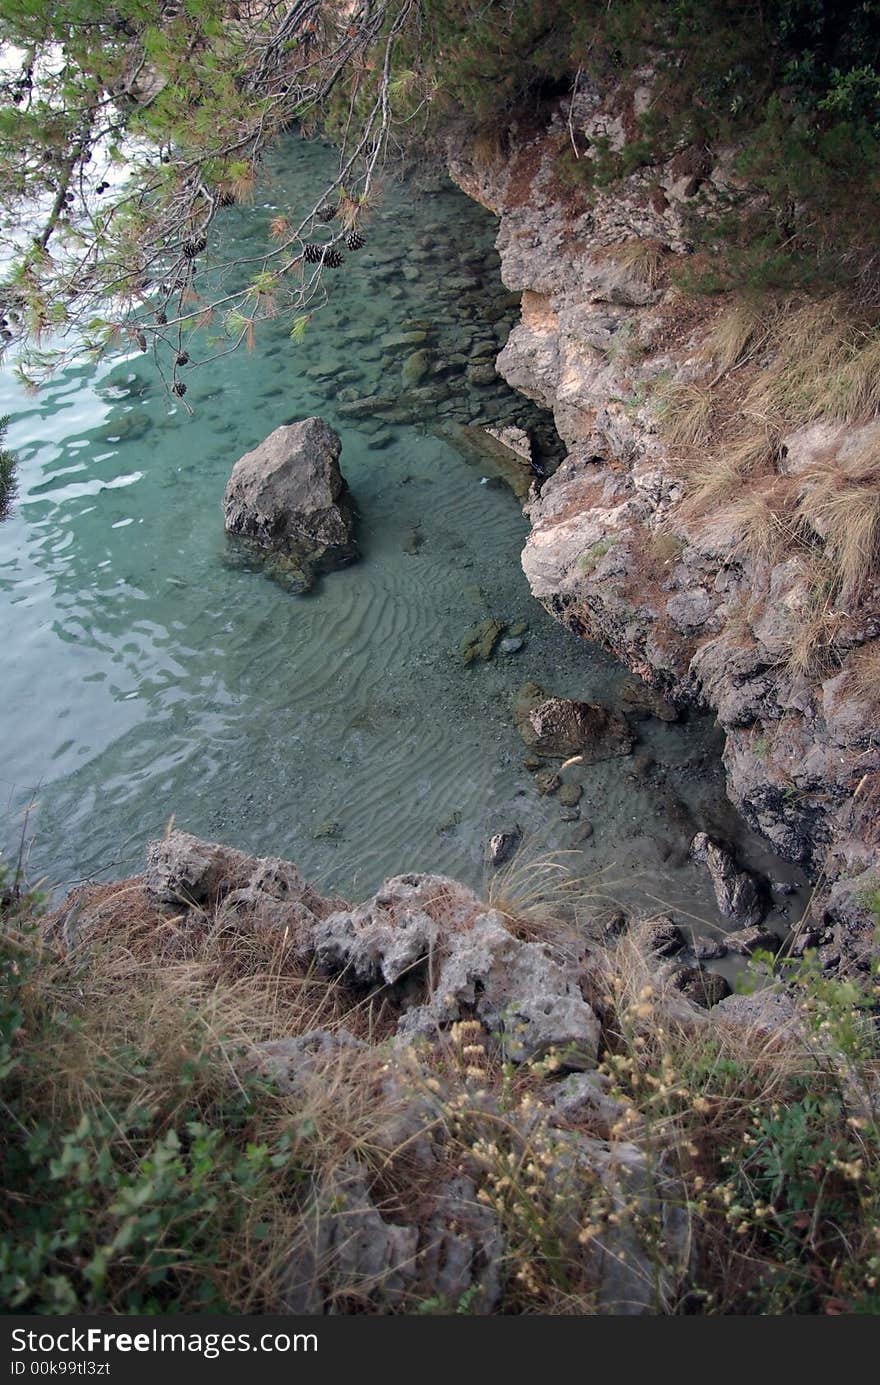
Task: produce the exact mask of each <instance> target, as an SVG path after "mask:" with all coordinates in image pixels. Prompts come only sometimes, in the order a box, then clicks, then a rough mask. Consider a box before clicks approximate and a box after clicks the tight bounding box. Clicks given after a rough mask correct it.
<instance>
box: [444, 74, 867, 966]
mask: <svg viewBox="0 0 880 1385" xmlns="http://www.w3.org/2000/svg"><path fill="white" fill-rule="evenodd" d="M643 77H644V80H643V81H642V83H641V84H639V82H636V83H633V84H630V86H628V87H627V88H626V89H620V90H618V91H617V92H615V94H614V97H613V99H605V98H604V96H603V94H602V93H600V92H599V91H597V90H595V89H591V88H589V86H584V85H580V86H579V89H578V92H577V94H576V96H575V97H574V99H573V100H572V101H571V102H569V100H568V99H566V100H565V102H564V103H563V104H562V105H561V106H560V107H559V108H558V109H557V110H556V112H555V113H554V114H553V115H552V116H551V117H550V118H549V119H548V123H547V124H546V127H545V128H543V129H542V130H541V131H540V132H538V133H531V134H528V135H524V134H519V135H517V134H516V133H515V132H514V135H513V141H512V146H513V147H512V150H511V152H510V154H509V155H507V156H505V157H504V158H498V159H497V160H495V161H492V162H491V163H489V164H487V163H486V162H485V160H484V159H483V160H480V161H477V160H474V159H468V158H467V157H466V156H463V155H462V154H461V152H460V150H456V151H455V152H454V153H452V154H451V156H450V159H449V164H450V169H451V172H452V176H453V177H454V179H455V180H456V181H457V182H458V184H459V185H460V186H461V187H462V188H463V190H464V191H465V192H466V193H468V194H469V195H470V196H472V197H474V198H475V199H477V200H478V201H480V202H481V203H482V204H483V205H485V206H486V207H488V208H489V209H490V210H492V211H493V212H494V213H496V214H497V215H498V217H499V218H500V231H499V235H498V242H497V244H498V249H499V252H500V254H501V260H502V277H503V280H504V283H505V285H506V287H507V288H508V289H511V290H516V291H518V292H520V293H521V295H522V311H521V320H520V322H519V323H518V324H517V325H516V326H515V327H514V329H513V331H512V333H511V335H510V337H509V339H508V341H507V344H506V346H505V347H504V349H503V350H502V352H501V354H500V356H499V357H498V362H497V365H498V369H499V371H500V373H501V374H503V375H504V376H505V378H506V379H507V380H508V382H509V383H510V384H511V385H513V386H515V387H516V388H518V389H519V390H521V391H523V392H524V393H525V394H526V395H528V396H529V397H530V398H531V399H533V400H535V401H536V402H538V403H539V404H540V405H542V406H544V407H546V408H549V409H552V411H553V414H554V417H555V421H556V426H557V429H558V431H559V434H560V436H561V437H562V439H563V441H564V442H565V444H566V446H567V448H568V455H567V457H566V459H565V460H564V462H563V463H562V465H561V466H560V467H559V469H558V470H557V471H556V472H555V474H554V475H553V476H552V477H550V478H549V479H548V480H547V481H546V482H545V483H544V484H543V486H542V487H541V488H540V492H538V489H537V487H534V486H533V488H532V491H531V498H530V500H529V502H528V503H527V505H526V512H527V514H528V515H529V517H530V520H531V524H532V532H531V535H530V537H529V539H528V541H527V544H526V547H525V551H524V553H523V559H522V562H523V567H524V569H525V573H526V576H527V577H528V580H529V583H530V585H531V589H532V591H533V593H534V595H535V596H536V597H537V598H538V599H539V600H540V601H541V602H543V604H544V605H545V606H546V607H547V609H548V610H550V611H551V612H552V613H553V614H554V615H555V616H556V617H557V618H558V619H559V620H560V621H562V622H563V623H564V624H565V625H567V626H568V627H569V628H570V629H571V630H572V631H574V632H575V633H576V634H577V635H578V636H581V637H582V638H584V639H588V640H594V641H596V642H598V643H600V644H601V645H603V646H604V647H605V648H607V649H609V650H611V651H612V652H613V653H614V654H615V655H617V656H618V657H619V658H620V659H621V660H622V661H623V662H625V663H626V664H627V665H628V666H629V668H630V669H631V670H632V671H633V672H634V673H636V674H638V675H639V676H640V677H641V678H643V679H645V680H646V681H647V682H649V683H651V684H652V685H653V686H654V687H655V688H656V689H657V691H658V693H659V694H660V695H661V696H662V698H663V699H665V700H666V701H668V702H669V703H671V704H673V706H677V707H687V706H693V707H700V708H710V709H713V710H714V711H715V713H716V714H717V717H718V721H719V723H720V725H721V726H722V728H723V729H724V731H725V733H726V749H725V755H724V759H725V767H726V772H727V783H728V792H729V795H730V798H731V799H732V801H733V802H734V803H735V804H736V806H737V807H738V808H739V809H740V811H741V812H742V813H743V815H744V816H745V818H746V820H747V821H748V822H749V824H750V825H751V826H752V827H754V828H756V829H757V830H758V831H760V832H762V833H763V834H764V835H765V836H766V837H767V838H769V840H770V842H771V843H772V844H773V846H774V848H775V849H776V850H777V851H778V852H779V854H780V855H782V856H783V857H785V858H786V859H788V860H790V861H792V862H795V863H797V864H799V865H802V866H803V867H805V868H806V869H807V871H808V872H809V873H810V874H811V876H812V878H813V879H814V880H816V881H817V891H816V898H815V903H814V906H813V907H814V911H815V914H816V923H817V926H820V927H821V930H823V932H824V936H825V937H827V938H828V939H829V941H828V942H827V943H826V944H825V946H824V949H823V958H824V961H825V962H826V964H827V965H829V966H831V965H834V964H835V963H836V962H837V961H842V962H843V963H844V964H845V966H856V967H862V966H864V965H865V964H866V962H867V959H868V956H869V952H870V948H871V945H872V938H873V933H874V929H875V926H876V920H875V916H874V912H873V911H872V909H871V907H870V904H871V899H872V894H873V893H874V892H876V890H877V888H878V884H880V871H878V862H880V846H878V843H880V830H878V821H877V819H878V811H877V806H878V803H880V725H878V713H877V708H878V699H877V696H876V694H873V695H872V693H871V690H870V688H866V686H865V682H866V680H865V679H864V678H861V679H859V678H854V677H853V676H852V670H853V667H854V662H853V661H854V659H856V660H857V659H858V658H859V657H861V656H860V654H859V651H860V650H862V649H863V647H864V646H866V645H867V644H868V642H870V641H873V640H876V638H877V636H878V635H880V586H878V584H877V582H876V580H873V581H869V582H868V584H867V586H866V587H865V588H863V589H862V590H861V591H860V593H859V595H858V599H854V598H853V597H852V594H850V598H849V599H846V600H836V601H834V600H831V599H830V598H828V599H826V608H825V609H824V610H823V611H822V612H820V614H821V615H822V617H823V622H824V623H823V627H822V634H821V636H819V637H817V638H827V639H829V641H830V640H831V639H832V638H833V650H834V658H833V660H831V661H830V662H829V663H828V664H826V666H825V667H824V668H822V667H821V664H822V661H821V660H820V661H818V662H819V665H820V667H819V668H818V669H816V668H815V667H814V668H813V669H812V671H809V670H805V669H804V667H798V666H797V661H795V660H792V659H791V658H790V657H789V654H790V651H791V650H792V648H793V647H795V646H796V645H797V643H798V641H799V640H800V641H801V642H802V641H803V639H804V631H805V628H808V627H807V625H806V621H807V617H808V616H809V615H810V613H811V610H812V608H813V607H814V606H815V593H814V590H813V587H812V586H811V581H813V580H814V579H813V578H812V577H811V573H810V571H809V562H808V561H805V560H804V556H803V554H802V553H800V554H799V553H797V552H794V551H792V552H788V553H783V554H781V555H778V554H777V555H776V556H773V555H772V554H769V553H768V554H764V553H761V552H755V551H754V548H753V547H751V548H750V546H749V545H747V544H746V543H745V542H744V533H743V526H742V523H741V521H740V519H739V518H738V517H737V514H736V510H735V507H729V506H728V508H727V509H726V510H724V509H723V508H722V507H716V510H715V511H714V512H713V513H712V514H710V515H706V514H705V513H704V514H703V516H702V517H701V518H699V519H695V518H693V517H690V518H688V511H687V508H686V507H685V508H684V509H683V508H682V501H683V499H684V497H685V495H686V484H685V479H684V478H683V475H682V468H681V462H680V458H676V456H675V455H674V449H673V448H672V447H671V446H670V445H669V443H668V442H667V441H666V440H665V438H664V434H663V428H662V426H661V416H662V408H661V407H660V401H661V400H662V398H663V397H664V395H665V396H666V397H667V398H668V397H669V391H670V389H674V388H675V387H676V386H679V387H681V386H685V387H686V386H688V385H689V384H690V383H691V382H693V381H694V379H695V378H697V377H698V376H699V377H700V378H705V369H706V361H707V358H708V356H709V354H710V347H709V346H708V345H707V343H708V341H709V338H710V335H711V331H712V326H713V322H714V321H715V319H716V318H717V317H718V315H719V308H718V305H717V302H716V301H715V300H713V299H712V298H711V297H702V298H699V297H695V296H693V295H690V296H687V295H685V294H684V293H682V292H681V291H679V290H678V289H677V288H675V287H674V286H671V284H670V278H671V277H674V276H671V275H670V270H672V269H675V268H676V267H678V268H681V267H682V266H684V265H685V264H686V263H687V257H688V256H689V255H690V254H691V253H692V251H693V248H694V247H693V243H692V240H691V238H690V234H689V227H691V226H692V225H693V219H694V218H699V217H700V216H702V215H705V214H706V213H708V212H709V211H710V210H711V209H712V208H714V207H716V206H718V205H719V204H724V203H728V204H730V203H731V202H732V203H734V204H735V203H736V202H739V203H743V201H744V200H745V201H747V199H748V196H749V194H748V189H746V188H744V187H743V185H742V183H741V181H740V180H739V179H738V178H737V176H736V174H735V173H734V172H733V163H734V154H735V151H734V150H722V151H718V152H716V153H715V154H710V153H709V152H708V151H707V150H705V149H697V148H694V147H690V148H689V147H683V148H681V149H679V150H677V151H676V153H675V154H674V155H673V157H671V158H670V159H669V160H668V161H667V162H665V163H663V164H653V165H651V166H642V167H639V168H638V169H636V171H635V172H633V173H631V174H630V175H629V176H628V177H627V178H626V179H625V180H624V181H623V182H622V183H617V184H615V186H614V188H613V190H609V191H607V192H603V191H602V190H601V188H596V187H593V188H592V189H591V191H590V194H589V197H588V198H586V197H584V196H582V195H580V194H579V193H578V192H577V191H576V190H574V188H573V185H572V179H571V178H570V177H569V178H568V180H566V179H565V178H563V177H562V176H561V175H560V170H561V169H563V170H564V169H565V168H566V167H567V168H568V169H569V170H571V168H572V167H574V168H575V170H576V169H577V163H578V161H579V160H583V161H588V160H589V159H590V158H591V157H592V153H593V151H594V150H595V149H598V148H600V147H601V148H603V149H604V148H610V149H611V150H615V149H620V148H622V147H623V145H624V143H625V142H626V139H627V137H628V134H631V132H632V129H633V128H635V121H636V118H637V117H638V116H639V115H641V114H643V113H644V112H645V111H646V110H648V109H649V107H650V104H651V100H652V94H651V88H650V74H643ZM766 365H767V361H766V360H760V359H759V360H757V362H756V363H755V362H752V363H751V365H750V369H752V370H753V371H760V370H761V369H763V368H765V366H766ZM878 442H880V424H878V423H876V422H868V423H865V424H862V425H832V424H829V423H826V422H822V421H819V422H817V423H812V424H810V426H808V427H798V428H795V429H793V430H792V432H791V433H790V434H789V435H788V436H786V437H784V438H783V439H782V441H781V444H780V445H779V447H778V448H777V451H776V456H777V467H778V470H779V473H780V477H781V478H782V483H783V484H786V485H791V486H794V487H797V486H798V485H799V484H809V477H810V476H812V475H813V473H814V471H815V468H816V467H817V465H819V464H821V465H822V466H824V467H826V468H827V467H828V466H829V465H830V466H838V465H842V466H845V465H846V464H847V459H848V458H850V457H853V456H855V455H856V453H858V454H859V455H863V454H864V453H865V449H866V448H871V447H873V448H874V449H876V447H877V445H878ZM716 446H717V444H716V442H715V441H713V439H712V437H711V435H710V436H709V439H708V442H707V448H708V449H710V450H711V449H712V448H713V447H716ZM788 478H791V479H790V480H789V479H788ZM799 478H805V479H804V481H803V482H801V481H800V479H799ZM824 539H825V536H824V534H823V532H822V525H821V523H819V524H818V528H817V529H816V530H815V532H812V531H811V533H810V534H809V535H808V540H809V545H811V546H812V548H813V550H814V551H817V552H821V549H822V547H823V544H824ZM832 627H833V628H832ZM829 629H831V636H829V635H828V633H827V632H828V630H829ZM804 662H806V663H809V661H804Z"/></svg>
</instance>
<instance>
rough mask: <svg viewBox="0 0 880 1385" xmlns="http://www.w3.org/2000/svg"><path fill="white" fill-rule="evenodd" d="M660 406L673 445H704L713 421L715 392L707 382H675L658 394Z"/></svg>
mask: <svg viewBox="0 0 880 1385" xmlns="http://www.w3.org/2000/svg"><path fill="white" fill-rule="evenodd" d="M656 408H657V413H658V416H659V418H660V421H661V423H662V425H663V430H664V433H665V434H666V437H667V438H668V439H669V442H670V443H671V444H672V446H673V447H680V448H694V447H701V446H702V445H703V444H705V443H706V442H707V441H708V438H709V429H710V425H711V422H712V408H713V400H712V391H711V390H710V389H709V388H708V387H707V386H705V385H699V384H689V383H682V384H675V385H670V386H668V387H666V388H665V389H661V390H659V391H658V393H657V397H656Z"/></svg>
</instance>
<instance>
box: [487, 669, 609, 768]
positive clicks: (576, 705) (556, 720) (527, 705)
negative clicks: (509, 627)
mask: <svg viewBox="0 0 880 1385" xmlns="http://www.w3.org/2000/svg"><path fill="white" fill-rule="evenodd" d="M514 720H515V722H516V727H517V730H518V731H519V733H520V735H521V736H522V738H523V740H524V741H525V743H526V745H527V746H528V747H529V749H530V750H532V751H533V752H534V753H535V754H536V755H542V756H544V757H545V758H546V759H549V760H564V759H566V758H567V757H568V756H570V755H579V756H581V757H582V758H583V763H584V764H585V765H594V764H596V763H597V762H598V761H599V760H611V759H613V758H614V757H615V756H617V755H629V754H630V752H631V750H632V748H633V734H632V731H631V730H630V728H629V724H628V722H627V721H626V719H625V718H624V717H621V716H618V715H617V713H616V712H611V711H609V710H608V708H607V707H599V706H595V705H594V704H593V703H592V702H576V701H573V700H572V699H571V698H567V697H548V696H547V694H546V693H545V692H544V690H543V689H542V688H539V687H538V685H537V683H526V684H525V686H524V687H523V688H522V689H521V690H520V693H519V696H518V698H517V701H516V706H515V708H514Z"/></svg>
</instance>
